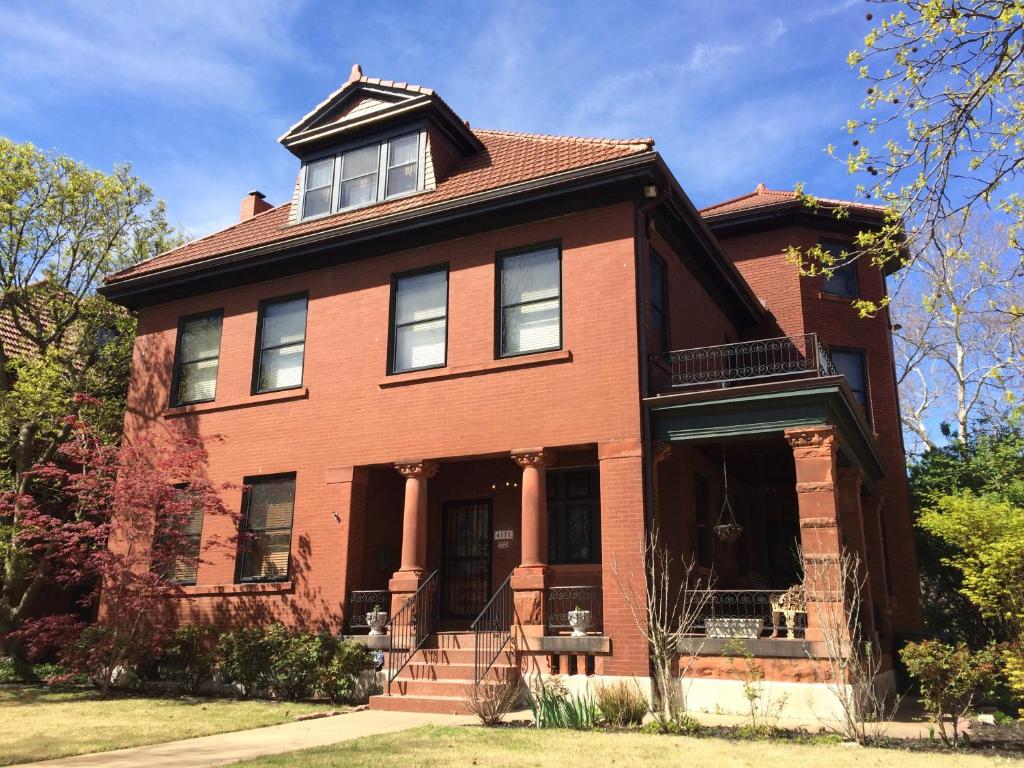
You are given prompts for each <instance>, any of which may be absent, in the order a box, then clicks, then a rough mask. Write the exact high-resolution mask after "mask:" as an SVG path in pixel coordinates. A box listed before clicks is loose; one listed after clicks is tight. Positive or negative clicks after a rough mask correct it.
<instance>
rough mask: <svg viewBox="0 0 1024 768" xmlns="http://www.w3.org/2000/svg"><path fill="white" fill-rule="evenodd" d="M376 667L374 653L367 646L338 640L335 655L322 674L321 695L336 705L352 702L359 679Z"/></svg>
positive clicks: (335, 645)
mask: <svg viewBox="0 0 1024 768" xmlns="http://www.w3.org/2000/svg"><path fill="white" fill-rule="evenodd" d="M375 667H376V662H375V661H374V656H373V651H371V650H370V649H369V648H367V647H366V646H365V645H363V644H362V643H357V642H354V641H352V640H336V641H335V644H334V655H333V657H332V658H331V661H330V663H329V664H328V665H327V668H326V669H324V670H322V671H321V674H320V682H319V689H320V693H321V694H322V695H324V696H325V697H327V698H328V699H330V700H331V701H332V702H333V703H335V704H342V703H345V702H349V701H352V700H353V699H354V698H355V696H356V680H357V678H358V677H359V676H360V675H361V674H362V673H363V672H369V671H370V670H372V669H374V668H375Z"/></svg>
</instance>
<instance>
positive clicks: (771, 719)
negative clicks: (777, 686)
mask: <svg viewBox="0 0 1024 768" xmlns="http://www.w3.org/2000/svg"><path fill="white" fill-rule="evenodd" d="M723 653H724V655H725V656H727V657H729V659H730V660H731V662H733V663H736V662H739V664H740V674H741V675H742V680H743V698H744V699H745V700H746V702H747V707H748V714H749V715H750V723H749V724H748V726H747V728H746V730H747V732H748V733H749V734H750V735H751V736H770V735H771V734H773V733H774V732H775V731H776V729H777V727H778V720H779V717H780V716H781V714H782V710H783V709H785V707H786V701H787V699H788V697H787V696H786V695H785V694H783V695H782V696H780V697H779V698H778V699H775V700H773V699H772V696H771V693H770V692H769V690H768V688H767V687H766V686H765V684H764V670H763V669H762V668H761V665H760V664H758V663H757V660H756V659H755V658H754V655H753V654H752V653H751V652H750V651H748V650H747V648H746V646H745V645H744V644H743V643H742V642H740V641H739V640H732V641H730V642H729V643H726V645H725V649H724V651H723Z"/></svg>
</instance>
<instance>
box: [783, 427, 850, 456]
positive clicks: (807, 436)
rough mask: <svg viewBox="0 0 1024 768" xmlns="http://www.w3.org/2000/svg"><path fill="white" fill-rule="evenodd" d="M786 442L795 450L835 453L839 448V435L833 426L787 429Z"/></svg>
mask: <svg viewBox="0 0 1024 768" xmlns="http://www.w3.org/2000/svg"><path fill="white" fill-rule="evenodd" d="M785 437H786V442H787V443H789V445H790V447H791V448H793V449H797V448H799V449H807V450H817V451H822V452H824V451H829V450H831V451H835V450H836V449H837V448H838V447H839V433H838V431H837V430H836V428H835V427H833V426H831V425H826V426H821V427H806V428H798V429H787V430H786V431H785Z"/></svg>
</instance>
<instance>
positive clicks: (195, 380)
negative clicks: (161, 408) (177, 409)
mask: <svg viewBox="0 0 1024 768" xmlns="http://www.w3.org/2000/svg"><path fill="white" fill-rule="evenodd" d="M223 319H224V313H223V312H222V311H221V310H219V309H218V310H217V311H216V312H209V313H207V314H204V315H194V316H192V317H186V318H183V319H182V320H181V322H180V323H179V324H178V350H177V362H176V364H175V366H174V381H173V384H172V390H173V397H172V398H171V403H172V405H188V404H190V403H205V402H209V401H210V400H213V399H214V398H215V397H216V396H217V368H218V367H219V364H220V331H221V324H222V322H223Z"/></svg>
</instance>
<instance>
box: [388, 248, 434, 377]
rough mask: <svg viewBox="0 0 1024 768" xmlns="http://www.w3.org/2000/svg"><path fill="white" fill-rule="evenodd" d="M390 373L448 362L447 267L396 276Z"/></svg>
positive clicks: (392, 313)
mask: <svg viewBox="0 0 1024 768" xmlns="http://www.w3.org/2000/svg"><path fill="white" fill-rule="evenodd" d="M391 290H392V309H391V365H390V372H391V373H403V372H405V371H416V370H420V369H423V368H438V367H441V366H443V365H444V364H445V362H446V360H447V340H448V267H440V268H437V269H431V270H429V271H425V272H414V273H410V274H406V275H398V276H396V277H395V279H394V282H393V283H392V289H391Z"/></svg>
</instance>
